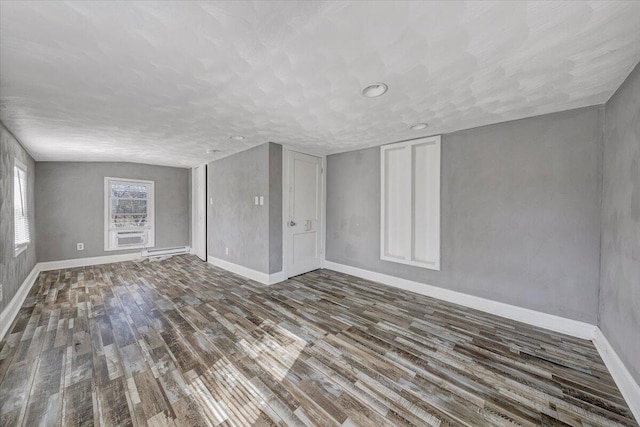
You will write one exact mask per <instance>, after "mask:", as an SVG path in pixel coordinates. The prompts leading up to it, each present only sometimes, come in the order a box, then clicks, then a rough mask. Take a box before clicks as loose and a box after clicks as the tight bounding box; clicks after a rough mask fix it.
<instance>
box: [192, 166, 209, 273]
mask: <svg viewBox="0 0 640 427" xmlns="http://www.w3.org/2000/svg"><path fill="white" fill-rule="evenodd" d="M197 167H202V171H201V177H200V179H202V181H201V182H202V184H201V185H198V177H197V176H196V168H197ZM198 199H199V200H200V203H201V205H200V208H201V209H202V210H203V211H204V212H202V221H200V222H199V221H198ZM196 231H198V232H199V233H200V235H198V233H197V232H196ZM198 239H204V242H202V241H201V244H202V245H203V246H202V247H200V246H199V244H198V243H197V242H198ZM199 250H200V252H201V253H200V254H199V253H198V251H199ZM191 252H192V253H194V254H196V255H198V256H199V257H200V259H202V257H201V255H203V256H204V257H205V259H204V261H206V257H207V164H206V163H203V164H201V165H198V166H195V167H193V168H192V169H191Z"/></svg>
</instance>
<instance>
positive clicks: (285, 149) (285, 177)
mask: <svg viewBox="0 0 640 427" xmlns="http://www.w3.org/2000/svg"><path fill="white" fill-rule="evenodd" d="M292 151H295V152H296V153H300V154H306V155H309V156H314V157H319V158H320V159H321V160H322V163H321V164H322V166H321V167H322V172H321V173H320V180H321V181H322V186H321V187H322V190H321V191H322V195H321V197H320V203H321V204H322V205H321V206H320V214H321V215H322V218H321V219H320V224H321V226H322V232H321V233H320V239H321V240H320V268H324V261H325V253H326V248H327V246H326V242H327V156H326V155H325V154H318V153H314V152H313V151H304V150H299V149H296V148H293V147H290V146H288V145H282V272H283V273H284V277H285V280H286V279H288V278H289V256H288V255H289V252H288V251H289V239H288V227H289V224H288V222H289V157H290V155H291V152H292Z"/></svg>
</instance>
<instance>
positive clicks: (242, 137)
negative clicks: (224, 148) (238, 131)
mask: <svg viewBox="0 0 640 427" xmlns="http://www.w3.org/2000/svg"><path fill="white" fill-rule="evenodd" d="M229 139H233V140H234V141H242V140H243V139H244V136H242V135H234V136H230V137H229Z"/></svg>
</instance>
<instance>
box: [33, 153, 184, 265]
mask: <svg viewBox="0 0 640 427" xmlns="http://www.w3.org/2000/svg"><path fill="white" fill-rule="evenodd" d="M36 174H37V175H38V180H37V182H36V204H37V206H38V209H37V212H36V230H37V237H38V244H37V253H38V262H42V261H58V260H65V259H73V258H84V257H94V256H104V255H117V254H124V253H133V252H140V249H133V250H128V251H127V250H123V251H108V252H105V251H104V177H106V176H110V177H116V178H132V179H144V180H152V181H155V216H156V218H155V221H156V225H155V227H156V230H155V247H156V248H165V247H171V246H184V245H188V244H189V221H190V218H189V191H188V189H189V171H188V170H187V169H182V168H172V167H166V166H153V165H143V164H137V163H108V162H105V163H101V162H38V163H36ZM78 242H82V243H84V247H85V250H84V251H78V250H76V243H78Z"/></svg>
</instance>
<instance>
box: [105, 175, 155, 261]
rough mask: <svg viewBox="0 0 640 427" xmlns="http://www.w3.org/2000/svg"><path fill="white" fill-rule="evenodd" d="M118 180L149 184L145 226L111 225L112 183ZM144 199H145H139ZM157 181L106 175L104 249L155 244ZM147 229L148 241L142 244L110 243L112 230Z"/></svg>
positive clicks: (125, 182)
mask: <svg viewBox="0 0 640 427" xmlns="http://www.w3.org/2000/svg"><path fill="white" fill-rule="evenodd" d="M112 182H118V183H124V184H132V185H145V186H148V196H147V198H146V200H147V222H146V225H145V226H144V227H125V228H113V227H111V200H112V198H111V183H112ZM139 200H144V199H139ZM155 226H156V218H155V181H149V180H144V179H134V178H117V177H111V176H105V177H104V250H105V252H110V251H125V250H130V249H144V248H152V247H154V246H155ZM142 230H144V231H146V235H147V239H146V242H145V243H143V244H140V245H127V246H122V247H118V246H111V245H110V241H111V240H110V232H115V231H142Z"/></svg>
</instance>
